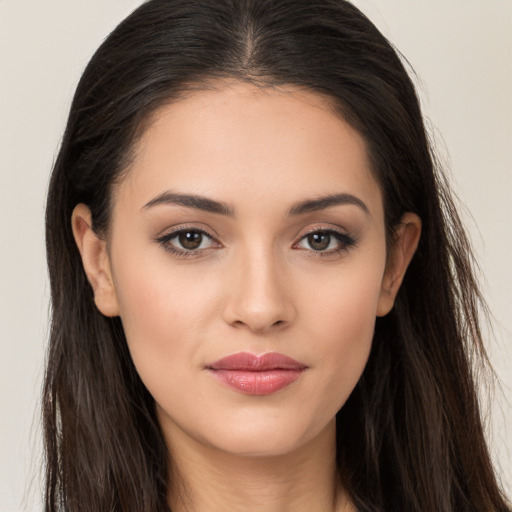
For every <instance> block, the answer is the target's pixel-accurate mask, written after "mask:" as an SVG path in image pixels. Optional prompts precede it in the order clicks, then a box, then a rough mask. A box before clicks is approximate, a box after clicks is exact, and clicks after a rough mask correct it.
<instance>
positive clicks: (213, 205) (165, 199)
mask: <svg viewBox="0 0 512 512" xmlns="http://www.w3.org/2000/svg"><path fill="white" fill-rule="evenodd" d="M162 204H171V205H179V206H185V207H186V208H195V209H197V210H203V211H206V212H210V213H216V214H219V215H226V216H229V217H234V216H235V210H234V208H233V207H232V206H230V205H228V204H227V203H224V202H221V201H215V200H214V199H210V198H208V197H204V196H199V195H195V194H179V193H176V192H171V191H167V192H164V193H163V194H160V195H158V196H156V197H155V198H153V199H151V201H149V202H148V203H146V204H145V205H144V206H143V207H142V209H143V210H147V209H149V208H152V207H154V206H157V205H162ZM340 205H353V206H357V207H359V208H360V209H361V210H363V211H364V212H365V213H366V214H368V215H369V214H370V211H369V210H368V207H367V206H366V204H365V203H364V202H363V201H362V200H361V199H359V198H358V197H356V196H354V195H352V194H346V193H340V194H330V195H327V196H323V197H319V198H317V199H306V200H305V201H300V202H298V203H296V204H295V205H293V206H292V208H291V209H290V210H289V212H288V215H289V216H290V217H294V216H297V215H302V214H304V213H309V212H315V211H319V210H324V209H325V208H329V207H331V206H340Z"/></svg>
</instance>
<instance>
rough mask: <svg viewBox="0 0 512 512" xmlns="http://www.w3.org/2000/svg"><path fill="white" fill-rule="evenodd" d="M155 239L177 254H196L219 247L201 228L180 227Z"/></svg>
mask: <svg viewBox="0 0 512 512" xmlns="http://www.w3.org/2000/svg"><path fill="white" fill-rule="evenodd" d="M156 241H157V242H158V243H159V244H160V245H161V246H162V247H163V248H164V249H165V250H166V251H168V252H171V253H173V254H175V255H177V256H183V257H185V256H197V255H199V254H204V251H206V250H209V249H213V248H215V247H219V244H218V243H217V242H216V241H215V239H214V238H213V237H212V236H210V235H209V234H208V233H206V232H205V231H203V230H201V229H180V230H177V231H174V232H172V233H167V234H165V235H163V236H161V237H159V238H157V239H156Z"/></svg>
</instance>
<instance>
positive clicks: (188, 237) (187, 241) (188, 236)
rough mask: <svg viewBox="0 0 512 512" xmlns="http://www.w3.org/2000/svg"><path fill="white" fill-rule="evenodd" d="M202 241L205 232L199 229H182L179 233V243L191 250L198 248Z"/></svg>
mask: <svg viewBox="0 0 512 512" xmlns="http://www.w3.org/2000/svg"><path fill="white" fill-rule="evenodd" d="M202 241H203V234H202V233H199V232H198V231H182V232H181V233H180V234H179V235H178V242H179V244H180V245H181V246H182V247H183V248H184V249H188V250H190V251H192V250H194V249H198V248H199V246H200V245H201V242H202Z"/></svg>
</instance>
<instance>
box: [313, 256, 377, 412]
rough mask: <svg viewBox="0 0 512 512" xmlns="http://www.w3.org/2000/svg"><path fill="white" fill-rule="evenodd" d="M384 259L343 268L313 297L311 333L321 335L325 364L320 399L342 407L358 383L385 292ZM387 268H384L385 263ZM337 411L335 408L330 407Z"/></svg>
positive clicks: (319, 349)
mask: <svg viewBox="0 0 512 512" xmlns="http://www.w3.org/2000/svg"><path fill="white" fill-rule="evenodd" d="M380 270H381V265H377V266H376V267H375V266H370V265H368V266H364V267H363V266H362V267H361V268H360V269H359V271H357V269H355V268H351V271H350V272H346V273H340V275H339V277H338V278H337V279H335V280H333V281H332V282H331V283H330V284H329V286H326V287H324V289H323V293H319V294H318V295H316V298H315V300H309V302H310V303H309V307H308V308H307V311H308V312H309V313H308V316H309V322H307V323H306V325H307V326H309V327H308V328H309V333H308V336H307V337H308V338H310V339H312V340H316V343H315V363H316V364H317V365H319V366H321V367H322V368H323V372H322V381H323V383H322V386H321V387H323V388H324V389H327V390H328V392H327V394H325V395H324V397H320V398H319V399H320V400H321V402H322V403H323V404H324V405H325V404H327V403H329V402H330V405H328V407H329V408H330V409H332V408H333V407H334V408H335V409H336V411H334V412H337V410H338V409H339V408H340V407H341V406H342V405H343V403H344V402H345V401H346V399H347V398H348V396H349V395H350V393H351V392H352V390H353V388H354V387H355V385H356V384H357V381H358V380H359V378H360V376H361V374H362V372H363V370H364V367H365V365H366V362H367V360H368V356H369V353H370V350H371V346H372V341H373V334H374V329H375V319H376V309H377V304H378V298H379V294H380V283H381V273H380ZM382 271H383V268H382ZM331 412H332V411H331Z"/></svg>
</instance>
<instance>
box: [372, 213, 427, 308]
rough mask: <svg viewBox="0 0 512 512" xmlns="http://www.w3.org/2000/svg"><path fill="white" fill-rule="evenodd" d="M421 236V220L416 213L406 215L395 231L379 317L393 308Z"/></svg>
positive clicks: (381, 295) (385, 274) (383, 282)
mask: <svg viewBox="0 0 512 512" xmlns="http://www.w3.org/2000/svg"><path fill="white" fill-rule="evenodd" d="M420 234H421V219H420V218H419V217H418V216H417V215H416V214H415V213H411V212H407V213H405V214H404V216H403V217H402V219H401V221H400V224H399V226H398V228H397V229H396V231H395V236H394V242H393V246H392V247H391V250H390V254H389V256H388V261H387V264H386V270H385V271H384V277H383V279H382V287H381V291H380V296H379V301H378V304H377V316H385V315H387V314H388V313H389V312H390V311H391V309H392V308H393V305H394V303H395V298H396V295H397V293H398V290H399V288H400V285H401V284H402V280H403V278H404V275H405V271H406V270H407V267H408V266H409V263H410V262H411V260H412V257H413V256H414V253H415V252H416V248H417V247H418V242H419V240H420Z"/></svg>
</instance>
